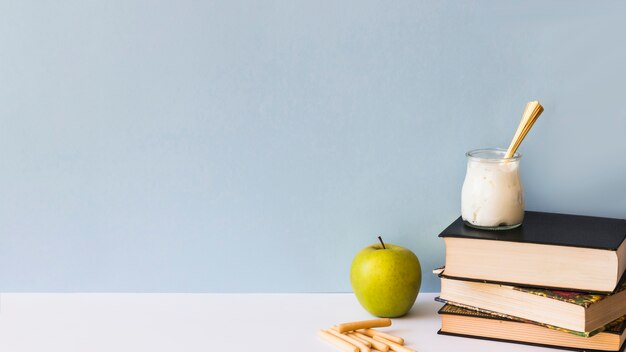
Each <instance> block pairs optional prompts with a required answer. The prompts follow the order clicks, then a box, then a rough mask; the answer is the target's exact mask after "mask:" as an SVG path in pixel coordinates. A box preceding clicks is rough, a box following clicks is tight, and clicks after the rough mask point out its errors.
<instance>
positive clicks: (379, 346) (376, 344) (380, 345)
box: [352, 331, 389, 352]
mask: <svg viewBox="0 0 626 352" xmlns="http://www.w3.org/2000/svg"><path fill="white" fill-rule="evenodd" d="M352 334H354V335H356V336H358V337H360V338H361V339H362V340H365V341H367V342H369V343H371V344H372V347H374V348H375V349H377V350H379V351H381V352H387V351H389V346H387V345H385V344H384V343H382V342H380V341H376V340H374V339H373V338H371V337H369V336H367V335H363V334H361V333H360V332H356V331H355V332H353V333H352Z"/></svg>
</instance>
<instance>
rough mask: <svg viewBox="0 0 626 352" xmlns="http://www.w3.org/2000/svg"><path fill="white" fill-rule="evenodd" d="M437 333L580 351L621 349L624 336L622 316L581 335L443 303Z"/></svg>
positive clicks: (624, 325)
mask: <svg viewBox="0 0 626 352" xmlns="http://www.w3.org/2000/svg"><path fill="white" fill-rule="evenodd" d="M439 314H440V317H441V330H439V332H438V333H439V334H442V335H454V336H462V337H471V338H478V339H487V340H496V341H503V342H513V343H521V344H530V345H537V346H544V347H553V348H555V347H556V348H563V349H570V350H581V351H622V350H623V348H624V340H625V339H626V333H625V330H626V324H625V323H624V321H625V319H624V317H621V318H619V319H616V320H615V321H613V322H611V323H609V324H608V325H606V327H605V328H604V329H603V331H601V332H599V333H597V334H595V335H593V336H591V337H581V336H576V335H574V334H571V333H568V332H566V331H559V330H556V329H548V328H545V327H543V326H540V325H537V324H531V323H527V322H524V321H522V320H514V319H510V318H506V317H502V316H497V315H492V314H488V313H485V312H481V311H477V310H471V309H466V308H462V307H456V306H453V305H450V304H446V305H445V306H443V307H442V308H441V309H440V310H439Z"/></svg>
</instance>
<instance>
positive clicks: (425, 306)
mask: <svg viewBox="0 0 626 352" xmlns="http://www.w3.org/2000/svg"><path fill="white" fill-rule="evenodd" d="M442 306H443V304H441V303H439V302H436V301H435V300H431V301H422V302H415V305H414V306H413V308H411V311H409V313H408V314H407V315H405V316H404V317H402V319H420V318H424V319H427V318H428V317H432V316H433V314H436V312H437V311H438V310H439V309H441V307H442Z"/></svg>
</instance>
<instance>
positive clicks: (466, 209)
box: [461, 149, 524, 229]
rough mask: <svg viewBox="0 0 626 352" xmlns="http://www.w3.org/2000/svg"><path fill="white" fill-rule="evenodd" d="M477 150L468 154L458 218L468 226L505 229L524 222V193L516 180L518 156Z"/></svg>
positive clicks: (496, 151) (518, 179) (500, 151)
mask: <svg viewBox="0 0 626 352" xmlns="http://www.w3.org/2000/svg"><path fill="white" fill-rule="evenodd" d="M505 153H506V151H504V150H500V149H479V150H473V151H470V152H468V153H467V156H468V163H467V173H466V175H465V182H464V183H463V191H462V195H461V216H462V218H463V220H464V221H466V222H467V223H469V225H473V226H477V227H484V228H493V229H505V228H512V227H516V226H519V225H520V224H521V223H522V220H523V219H524V190H523V188H522V183H521V181H520V176H519V159H520V155H519V154H517V153H516V154H515V156H514V157H513V158H510V159H505V158H504V154H505Z"/></svg>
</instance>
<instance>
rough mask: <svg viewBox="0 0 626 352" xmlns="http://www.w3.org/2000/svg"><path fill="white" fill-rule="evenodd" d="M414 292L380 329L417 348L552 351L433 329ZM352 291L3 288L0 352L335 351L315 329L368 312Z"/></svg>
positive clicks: (430, 304)
mask: <svg viewBox="0 0 626 352" xmlns="http://www.w3.org/2000/svg"><path fill="white" fill-rule="evenodd" d="M435 296H436V294H434V293H426V294H420V296H419V297H418V300H417V302H416V304H415V306H414V307H413V309H412V310H411V312H410V313H409V314H408V315H407V316H406V317H403V318H399V319H393V325H392V326H391V327H389V328H385V329H384V330H383V331H389V332H391V333H393V334H395V335H398V336H402V337H404V338H405V340H406V341H407V347H410V348H413V349H415V350H417V351H420V352H426V351H439V352H441V351H455V352H458V351H527V352H531V351H546V352H548V351H556V350H553V349H545V348H539V347H531V346H524V345H516V344H505V343H500V342H493V341H483V340H475V339H467V338H459V337H452V336H442V335H437V330H438V329H439V318H438V317H437V314H436V312H437V310H438V309H439V308H440V306H441V304H440V303H437V302H434V301H433V298H434V297H435ZM371 318H372V316H370V315H369V314H368V313H367V312H366V311H365V310H363V308H361V306H360V305H359V303H358V301H357V300H356V298H355V297H354V295H352V294H345V293H344V294H186V293H185V294H171V293H163V294H160V293H156V294H155V293H146V294H124V293H119V294H118V293H57V294H47V293H46V294H44V293H39V294H38V293H3V294H1V295H0V351H6V352H21V351H38V352H41V351H63V352H72V351H81V352H85V351H107V352H110V351H150V352H159V351H220V350H223V351H298V352H303V351H322V352H324V351H329V352H331V351H336V350H335V348H334V347H332V346H330V345H327V344H326V342H324V341H322V340H320V339H319V338H318V337H317V335H316V332H317V330H318V329H320V328H324V327H328V326H330V325H332V324H335V323H339V322H345V321H353V320H362V319H371Z"/></svg>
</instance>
